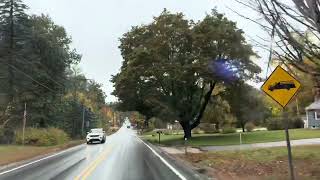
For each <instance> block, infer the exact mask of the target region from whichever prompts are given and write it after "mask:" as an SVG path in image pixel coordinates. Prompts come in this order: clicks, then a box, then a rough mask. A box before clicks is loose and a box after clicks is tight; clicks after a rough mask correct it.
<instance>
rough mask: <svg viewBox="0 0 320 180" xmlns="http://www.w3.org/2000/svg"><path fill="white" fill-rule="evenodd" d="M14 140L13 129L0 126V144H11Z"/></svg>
mask: <svg viewBox="0 0 320 180" xmlns="http://www.w3.org/2000/svg"><path fill="white" fill-rule="evenodd" d="M13 141H14V131H13V130H12V129H10V128H0V144H11V143H12V142H13Z"/></svg>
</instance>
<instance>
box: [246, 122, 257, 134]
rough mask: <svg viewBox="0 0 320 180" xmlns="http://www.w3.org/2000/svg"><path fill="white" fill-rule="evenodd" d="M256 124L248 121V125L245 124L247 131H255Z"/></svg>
mask: <svg viewBox="0 0 320 180" xmlns="http://www.w3.org/2000/svg"><path fill="white" fill-rule="evenodd" d="M255 127H256V126H255V125H254V124H253V123H252V122H247V123H246V125H245V126H244V128H245V129H246V130H247V132H251V131H253V129H254V128H255Z"/></svg>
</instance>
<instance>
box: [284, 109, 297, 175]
mask: <svg viewBox="0 0 320 180" xmlns="http://www.w3.org/2000/svg"><path fill="white" fill-rule="evenodd" d="M282 114H283V120H285V121H286V125H285V126H286V127H285V134H286V142H287V149H288V162H289V170H290V177H291V180H294V179H295V177H294V169H293V162H292V152H291V143H290V136H289V118H288V117H287V113H286V112H285V109H284V108H283V109H282Z"/></svg>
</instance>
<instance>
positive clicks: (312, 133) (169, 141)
mask: <svg viewBox="0 0 320 180" xmlns="http://www.w3.org/2000/svg"><path fill="white" fill-rule="evenodd" d="M289 133H290V139H292V140H294V139H308V138H320V130H310V129H291V130H289ZM143 138H144V139H146V140H148V141H150V142H152V143H158V134H156V133H154V136H152V135H150V134H147V135H144V136H143ZM284 140H285V133H284V130H279V131H256V132H246V133H242V143H243V144H252V143H263V142H275V141H284ZM183 143H184V141H183V135H180V134H179V135H164V134H162V135H161V144H163V145H183ZM237 144H239V133H233V134H193V137H192V138H191V139H190V140H188V145H190V146H194V147H196V146H224V145H237Z"/></svg>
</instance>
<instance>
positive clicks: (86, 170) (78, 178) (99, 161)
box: [74, 147, 112, 180]
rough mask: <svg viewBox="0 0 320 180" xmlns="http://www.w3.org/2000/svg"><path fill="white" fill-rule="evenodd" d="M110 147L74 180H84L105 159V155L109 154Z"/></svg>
mask: <svg viewBox="0 0 320 180" xmlns="http://www.w3.org/2000/svg"><path fill="white" fill-rule="evenodd" d="M111 150H112V147H110V148H107V149H106V150H104V151H103V152H102V153H101V154H100V155H99V156H98V158H97V159H95V160H94V161H93V162H92V163H90V164H89V166H87V168H85V169H84V170H83V171H82V172H81V173H80V174H79V175H78V176H77V177H75V178H74V180H80V179H81V180H85V179H86V178H87V177H88V176H89V175H90V174H91V173H92V172H93V171H94V170H95V169H96V167H97V166H98V165H99V164H100V163H101V162H102V161H103V160H105V158H106V157H107V155H108V154H109V153H110V152H111Z"/></svg>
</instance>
